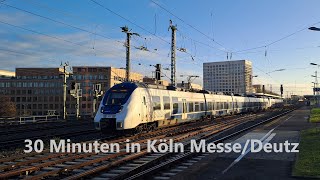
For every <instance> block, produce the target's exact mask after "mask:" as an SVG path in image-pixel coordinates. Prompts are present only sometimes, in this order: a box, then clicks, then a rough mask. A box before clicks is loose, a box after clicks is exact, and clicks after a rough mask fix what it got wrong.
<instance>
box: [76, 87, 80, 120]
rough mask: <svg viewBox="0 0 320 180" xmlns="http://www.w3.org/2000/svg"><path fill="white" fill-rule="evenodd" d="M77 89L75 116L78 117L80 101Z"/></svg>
mask: <svg viewBox="0 0 320 180" xmlns="http://www.w3.org/2000/svg"><path fill="white" fill-rule="evenodd" d="M78 91H79V89H77V92H76V93H77V95H76V96H77V105H76V106H77V107H76V118H77V119H79V109H80V103H79V92H78Z"/></svg>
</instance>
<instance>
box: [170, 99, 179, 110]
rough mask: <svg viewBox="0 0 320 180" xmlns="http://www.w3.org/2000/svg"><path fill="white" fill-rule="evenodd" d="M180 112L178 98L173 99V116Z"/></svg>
mask: <svg viewBox="0 0 320 180" xmlns="http://www.w3.org/2000/svg"><path fill="white" fill-rule="evenodd" d="M178 110H179V105H178V98H176V97H173V98H172V114H177V113H178Z"/></svg>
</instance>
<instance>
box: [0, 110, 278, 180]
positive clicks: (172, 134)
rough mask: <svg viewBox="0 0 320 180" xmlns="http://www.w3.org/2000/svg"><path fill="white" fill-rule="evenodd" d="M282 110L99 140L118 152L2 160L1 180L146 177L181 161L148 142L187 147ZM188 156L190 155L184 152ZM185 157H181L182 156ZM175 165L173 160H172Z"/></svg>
mask: <svg viewBox="0 0 320 180" xmlns="http://www.w3.org/2000/svg"><path fill="white" fill-rule="evenodd" d="M281 113H283V111H280V110H274V111H271V112H264V113H258V114H249V115H244V116H240V117H226V118H219V119H217V120H214V121H212V120H205V121H198V122H194V123H189V124H183V125H180V126H172V127H168V128H165V129H158V130H156V131H153V132H149V133H143V134H139V135H135V136H130V137H116V138H113V139H110V138H109V139H107V140H106V139H100V142H104V143H112V142H117V143H119V144H120V148H121V150H120V152H117V153H85V154H81V153H77V154H75V153H49V152H48V151H44V152H42V153H30V154H24V155H20V156H16V157H8V158H3V159H1V160H0V163H1V165H0V173H1V174H0V179H41V178H51V179H61V178H65V179H80V178H93V177H94V178H95V179H100V178H103V179H106V178H109V179H123V178H129V177H135V178H140V177H145V175H149V174H150V173H152V172H154V170H153V169H156V167H158V166H159V168H160V165H161V168H162V167H165V166H164V165H163V163H164V162H172V161H173V160H174V159H179V158H180V157H181V156H183V155H181V154H179V153H177V154H175V153H149V152H148V151H147V147H146V141H147V140H148V139H164V138H166V139H169V138H170V139H173V140H174V142H181V143H182V144H183V145H184V146H188V142H190V140H191V139H195V140H199V139H211V138H212V137H213V136H214V135H217V134H218V133H221V132H224V131H226V130H227V129H231V128H235V127H238V126H240V125H242V124H245V123H248V122H254V121H257V120H260V121H259V123H261V122H262V120H268V119H270V118H272V117H274V118H275V117H278V116H281ZM126 139H130V140H131V142H135V143H140V144H141V151H140V152H137V153H129V152H126V151H124V147H125V143H126ZM158 143H160V142H157V144H158ZM185 154H189V153H185ZM181 158H182V157H181ZM173 162H174V161H173Z"/></svg>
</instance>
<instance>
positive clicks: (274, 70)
mask: <svg viewBox="0 0 320 180" xmlns="http://www.w3.org/2000/svg"><path fill="white" fill-rule="evenodd" d="M284 70H286V69H277V70H274V71H270V72H268V73H266V74H270V73H273V72H278V71H284Z"/></svg>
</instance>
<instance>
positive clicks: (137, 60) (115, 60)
mask: <svg viewBox="0 0 320 180" xmlns="http://www.w3.org/2000/svg"><path fill="white" fill-rule="evenodd" d="M0 2H1V3H0V69H2V70H9V71H14V70H15V68H17V67H58V66H59V65H60V63H61V62H65V61H68V62H69V64H70V65H71V66H77V65H88V66H114V67H118V68H121V67H125V46H124V42H125V38H126V35H125V34H124V33H123V32H121V28H120V27H123V26H128V27H129V29H130V30H131V32H135V33H138V34H139V35H140V36H133V37H132V38H131V64H132V71H135V72H139V73H142V74H143V75H146V76H151V75H152V71H154V67H153V66H152V65H155V64H157V63H160V64H162V67H163V68H168V67H169V66H170V48H171V46H170V41H171V31H169V30H168V27H169V20H172V22H173V24H174V25H176V26H177V29H178V30H177V32H176V39H177V41H176V44H177V48H185V49H186V52H180V51H177V75H178V76H177V78H178V81H182V80H184V81H186V78H187V77H186V76H187V75H198V76H200V78H198V79H196V80H195V81H194V82H195V83H199V84H202V64H203V63H204V62H214V61H228V60H241V59H246V60H250V61H252V63H253V75H257V76H258V77H254V78H253V82H254V84H265V85H266V89H268V90H269V89H270V88H271V89H272V90H273V91H274V92H279V87H280V84H283V86H284V92H285V94H284V95H287V94H289V95H290V94H299V95H302V94H312V88H311V86H312V83H311V82H313V81H315V79H314V78H312V77H311V75H312V74H314V73H315V71H317V70H318V67H317V66H311V65H310V63H311V62H312V63H319V64H320V51H319V49H320V32H317V31H310V30H308V27H310V26H317V27H320V13H319V7H320V1H318V0H304V1H303V0H282V1H278V0H260V1H254V0H240V1H236V0H201V1H195V0H193V1H192V0H175V1H172V0H136V1H130V0H108V1H103V0H79V1H72V0H23V1H19V0H0ZM141 46H144V47H146V48H147V49H148V50H149V51H142V50H139V47H141ZM150 65H151V66H150ZM278 69H285V70H284V71H275V70H278ZM273 71H275V72H273ZM163 72H164V74H165V75H166V76H168V77H170V71H166V70H163ZM269 72H270V73H269ZM181 75H183V76H181ZM164 78H165V80H169V79H168V78H167V77H164Z"/></svg>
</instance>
